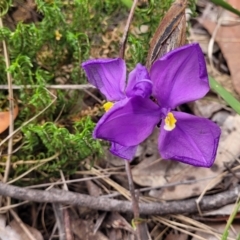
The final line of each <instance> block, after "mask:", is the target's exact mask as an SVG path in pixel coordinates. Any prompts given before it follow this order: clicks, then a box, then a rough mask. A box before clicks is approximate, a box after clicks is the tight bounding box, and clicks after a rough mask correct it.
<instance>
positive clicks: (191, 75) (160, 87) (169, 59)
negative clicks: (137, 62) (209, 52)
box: [150, 44, 209, 109]
mask: <svg viewBox="0 0 240 240" xmlns="http://www.w3.org/2000/svg"><path fill="white" fill-rule="evenodd" d="M150 77H151V80H152V81H153V95H154V96H155V97H156V98H157V100H158V103H159V104H160V106H161V107H165V108H172V109H174V108H175V107H177V106H178V105H180V104H182V103H185V102H189V101H194V100H197V99H199V98H201V97H203V96H204V95H205V94H206V93H207V92H208V91H209V82H208V76H207V70H206V64H205V60H204V56H203V53H202V51H201V49H200V47H199V45H198V44H189V45H186V46H183V47H181V48H177V49H175V50H173V51H171V52H169V53H167V54H166V55H164V56H163V57H162V58H160V59H159V60H157V61H156V62H155V63H154V64H153V66H152V68H151V70H150Z"/></svg>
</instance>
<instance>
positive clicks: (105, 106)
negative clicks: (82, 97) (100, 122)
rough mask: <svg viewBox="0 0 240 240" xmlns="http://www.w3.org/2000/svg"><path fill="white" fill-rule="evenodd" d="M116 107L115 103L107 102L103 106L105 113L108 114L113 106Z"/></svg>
mask: <svg viewBox="0 0 240 240" xmlns="http://www.w3.org/2000/svg"><path fill="white" fill-rule="evenodd" d="M113 105H114V103H113V102H106V103H104V104H103V108H104V110H105V112H107V111H108V110H109V109H110V108H111V107H112V106H113Z"/></svg>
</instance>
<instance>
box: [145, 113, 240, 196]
mask: <svg viewBox="0 0 240 240" xmlns="http://www.w3.org/2000/svg"><path fill="white" fill-rule="evenodd" d="M239 126H240V116H239V115H236V116H234V117H233V116H229V117H228V118H227V120H226V121H225V123H224V125H223V127H222V135H221V139H220V143H219V148H218V153H217V157H216V161H215V163H214V165H213V166H212V167H211V168H210V169H208V168H196V167H193V166H188V165H185V164H182V163H175V162H173V161H172V162H173V165H172V167H171V169H170V171H169V172H167V174H168V175H169V176H166V179H167V180H168V183H175V182H182V181H187V180H196V183H191V184H189V185H176V186H174V187H171V188H165V189H162V190H152V191H150V195H151V196H153V197H156V198H160V199H163V200H177V199H185V198H188V197H192V196H198V195H199V194H201V193H202V191H203V190H204V189H205V187H206V185H207V184H208V183H209V182H210V181H211V179H206V180H204V181H198V180H199V179H203V178H210V177H216V176H218V175H219V174H221V173H222V172H223V171H224V170H225V165H224V164H225V163H232V162H233V161H235V159H236V157H238V156H239V155H240V148H239V144H238V143H239V142H240V128H239ZM220 181H221V178H219V179H218V180H217V181H216V182H215V185H216V184H218V183H219V182H220Z"/></svg>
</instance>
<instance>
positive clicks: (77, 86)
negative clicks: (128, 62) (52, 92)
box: [0, 84, 96, 90]
mask: <svg viewBox="0 0 240 240" xmlns="http://www.w3.org/2000/svg"><path fill="white" fill-rule="evenodd" d="M38 87H39V85H12V89H14V90H18V89H33V88H38ZM45 88H49V89H61V90H69V89H72V90H83V89H90V88H96V87H94V86H93V85H91V84H62V85H61V84H60V85H46V86H45ZM0 89H8V85H0Z"/></svg>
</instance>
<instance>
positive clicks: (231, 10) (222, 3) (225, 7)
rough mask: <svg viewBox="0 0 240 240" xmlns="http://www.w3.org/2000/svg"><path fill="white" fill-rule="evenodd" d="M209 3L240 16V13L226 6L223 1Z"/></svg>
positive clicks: (217, 0)
mask: <svg viewBox="0 0 240 240" xmlns="http://www.w3.org/2000/svg"><path fill="white" fill-rule="evenodd" d="M211 2H213V3H215V4H216V5H218V6H221V7H222V8H224V9H226V10H228V11H230V12H233V13H235V14H237V15H238V16H240V11H239V10H237V9H236V8H234V7H232V6H231V5H230V4H228V3H227V2H225V1H223V0H211Z"/></svg>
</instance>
